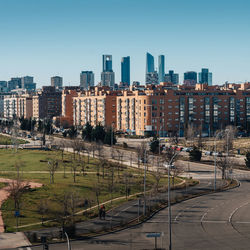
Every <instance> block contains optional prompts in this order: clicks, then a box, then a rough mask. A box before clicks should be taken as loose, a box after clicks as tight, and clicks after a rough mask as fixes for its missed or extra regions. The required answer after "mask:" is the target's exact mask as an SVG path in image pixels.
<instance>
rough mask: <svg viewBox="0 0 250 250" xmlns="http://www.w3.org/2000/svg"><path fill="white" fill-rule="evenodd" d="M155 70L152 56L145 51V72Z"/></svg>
mask: <svg viewBox="0 0 250 250" xmlns="http://www.w3.org/2000/svg"><path fill="white" fill-rule="evenodd" d="M154 71H155V64H154V57H153V56H152V55H151V54H149V53H147V54H146V74H147V73H151V72H154Z"/></svg>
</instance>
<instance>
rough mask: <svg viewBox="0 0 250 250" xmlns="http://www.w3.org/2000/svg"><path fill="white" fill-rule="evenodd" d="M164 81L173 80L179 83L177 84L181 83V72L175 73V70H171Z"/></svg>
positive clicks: (174, 82) (172, 81)
mask: <svg viewBox="0 0 250 250" xmlns="http://www.w3.org/2000/svg"><path fill="white" fill-rule="evenodd" d="M164 81H165V82H171V83H173V84H176V85H177V84H179V74H177V73H174V71H173V70H169V71H168V74H165V77H164Z"/></svg>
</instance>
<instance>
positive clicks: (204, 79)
mask: <svg viewBox="0 0 250 250" xmlns="http://www.w3.org/2000/svg"><path fill="white" fill-rule="evenodd" d="M199 83H207V84H208V86H212V84H213V82H212V73H211V72H209V69H201V72H200V73H199Z"/></svg>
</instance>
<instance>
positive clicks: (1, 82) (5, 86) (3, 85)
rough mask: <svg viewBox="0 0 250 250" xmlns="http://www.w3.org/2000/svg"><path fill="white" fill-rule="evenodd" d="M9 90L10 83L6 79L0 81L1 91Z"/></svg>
mask: <svg viewBox="0 0 250 250" xmlns="http://www.w3.org/2000/svg"><path fill="white" fill-rule="evenodd" d="M7 91H8V85H7V82H6V81H0V93H1V92H7Z"/></svg>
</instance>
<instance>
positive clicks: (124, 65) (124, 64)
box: [121, 56, 130, 86]
mask: <svg viewBox="0 0 250 250" xmlns="http://www.w3.org/2000/svg"><path fill="white" fill-rule="evenodd" d="M121 82H122V83H123V84H125V85H128V86H129V85H130V57H129V56H127V57H122V61H121Z"/></svg>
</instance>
